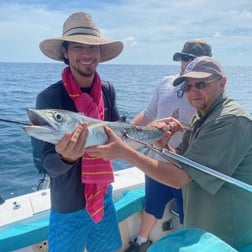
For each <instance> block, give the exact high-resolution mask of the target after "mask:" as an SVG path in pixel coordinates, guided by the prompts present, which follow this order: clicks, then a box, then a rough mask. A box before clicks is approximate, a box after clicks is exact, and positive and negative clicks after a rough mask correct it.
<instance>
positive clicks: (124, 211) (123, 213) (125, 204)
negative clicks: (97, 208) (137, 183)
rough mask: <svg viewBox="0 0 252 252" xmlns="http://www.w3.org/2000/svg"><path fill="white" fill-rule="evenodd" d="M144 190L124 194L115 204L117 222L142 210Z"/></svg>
mask: <svg viewBox="0 0 252 252" xmlns="http://www.w3.org/2000/svg"><path fill="white" fill-rule="evenodd" d="M144 196H145V191H144V189H138V190H132V191H128V192H125V193H124V195H123V197H122V198H121V199H119V200H118V201H117V202H115V208H116V212H117V218H118V222H121V221H123V220H125V219H127V218H128V217H129V216H131V215H133V214H134V213H137V212H139V211H141V210H143V209H144Z"/></svg>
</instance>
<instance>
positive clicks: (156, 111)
mask: <svg viewBox="0 0 252 252" xmlns="http://www.w3.org/2000/svg"><path fill="white" fill-rule="evenodd" d="M177 77H178V75H170V76H166V77H164V78H163V79H162V80H161V82H160V84H159V85H158V86H157V87H156V89H155V90H154V94H153V96H152V98H151V100H150V102H149V104H148V105H147V106H146V108H145V109H144V111H143V113H144V115H145V116H147V117H148V118H150V119H151V120H155V119H160V118H164V117H168V116H172V117H174V118H176V119H178V120H179V121H180V122H182V123H186V124H188V123H189V122H190V120H191V118H192V116H193V114H194V113H195V111H196V110H195V109H194V108H193V107H192V106H191V105H190V104H189V102H188V101H187V98H186V95H185V94H184V95H183V97H182V98H178V96H177V91H178V90H179V89H180V85H179V86H176V87H174V86H173V85H172V83H173V80H174V79H175V78H177ZM182 136H183V133H182V132H177V133H176V134H174V135H173V137H172V138H171V139H170V141H169V145H171V147H174V148H175V147H177V146H178V145H179V144H180V143H181V141H182Z"/></svg>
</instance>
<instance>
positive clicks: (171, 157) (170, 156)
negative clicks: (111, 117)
mask: <svg viewBox="0 0 252 252" xmlns="http://www.w3.org/2000/svg"><path fill="white" fill-rule="evenodd" d="M126 137H127V138H129V139H130V140H132V141H135V142H138V143H140V144H142V145H143V146H145V147H147V148H149V149H151V150H153V151H154V152H156V153H157V154H159V155H160V156H161V157H163V158H165V159H166V160H168V161H170V162H172V163H173V164H175V165H177V166H179V167H181V166H180V165H179V164H178V163H177V162H176V161H179V162H180V163H183V164H186V165H189V166H190V167H192V168H195V169H197V170H199V171H202V172H205V173H207V174H209V175H212V176H214V177H216V178H219V179H221V180H223V181H225V182H228V183H230V184H233V185H236V186H238V187H240V188H242V189H244V190H246V191H249V192H252V185H249V184H247V183H245V182H242V181H240V180H238V179H235V178H233V177H231V176H228V175H226V174H223V173H221V172H219V171H216V170H214V169H212V168H209V167H208V166H205V165H202V164H200V163H197V162H195V161H193V160H191V159H189V158H186V157H184V156H182V155H179V154H177V153H175V152H171V151H168V150H166V149H159V148H157V147H156V146H154V145H153V144H149V143H145V142H142V141H139V140H136V139H134V138H133V137H131V136H129V135H128V134H127V135H126Z"/></svg>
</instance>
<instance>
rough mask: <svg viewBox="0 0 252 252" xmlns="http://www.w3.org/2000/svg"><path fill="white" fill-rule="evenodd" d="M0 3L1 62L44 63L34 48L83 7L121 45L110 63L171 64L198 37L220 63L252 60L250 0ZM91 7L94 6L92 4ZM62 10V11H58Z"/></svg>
mask: <svg viewBox="0 0 252 252" xmlns="http://www.w3.org/2000/svg"><path fill="white" fill-rule="evenodd" d="M13 2H17V1H14V0H11V1H8V2H7V1H6V2H5V3H2V2H1V3H0V21H1V22H0V29H1V33H0V41H1V42H0V43H1V44H0V45H1V52H2V53H1V61H19V62H20V61H24V62H48V61H49V59H47V58H46V57H45V56H44V55H43V54H42V53H41V52H40V51H39V48H38V45H39V43H40V41H42V40H43V39H46V38H51V37H57V36H60V35H61V31H62V25H63V22H64V21H65V19H66V18H67V17H68V16H69V15H70V14H71V13H73V12H76V11H87V12H90V13H91V14H92V16H93V19H94V21H95V23H96V24H97V26H98V27H99V28H100V30H101V32H102V34H103V35H104V36H105V37H108V38H113V39H119V40H122V41H123V42H124V43H125V50H124V52H123V54H122V55H121V56H120V57H118V58H117V59H115V60H114V61H113V63H127V64H131V63H132V64H133V63H137V64H173V62H172V60H171V59H172V55H173V53H174V52H175V51H180V50H181V49H182V46H183V44H184V42H185V41H186V40H188V39H192V38H203V39H206V40H207V41H209V43H210V44H211V45H212V48H213V52H214V56H216V57H217V58H218V59H220V60H221V61H222V62H223V64H230V62H231V63H232V64H234V63H235V64H250V65H251V64H252V62H251V61H250V60H249V59H250V58H251V57H246V59H244V57H243V58H242V57H240V58H242V60H240V61H239V62H237V60H238V59H239V58H238V55H241V54H243V55H251V56H252V49H251V44H252V5H251V1H250V0H239V1H232V2H229V4H227V3H226V1H219V0H212V1H208V0H190V1H188V0H171V1H160V0H145V1H142V0H118V1H110V2H107V1H106V4H105V3H104V1H102V0H100V1H95V2H93V1H91V2H87V3H85V4H86V5H85V7H86V8H85V9H83V7H80V6H82V5H81V4H82V2H83V1H81V0H80V1H75V2H74V3H66V2H64V4H63V5H62V4H59V2H58V1H56V0H55V1H50V0H48V3H46V2H47V1H42V0H41V4H39V5H38V4H35V2H39V1H38V0H36V1H35V0H34V1H32V0H29V1H28V2H30V4H28V2H27V4H22V1H19V2H21V3H19V4H17V3H13ZM91 4H92V5H95V6H91ZM59 8H61V9H59Z"/></svg>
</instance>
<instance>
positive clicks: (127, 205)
mask: <svg viewBox="0 0 252 252" xmlns="http://www.w3.org/2000/svg"><path fill="white" fill-rule="evenodd" d="M113 199H114V201H115V206H116V210H117V214H118V219H119V225H120V231H121V237H122V241H123V247H122V249H121V250H120V251H124V250H125V249H126V248H127V247H128V243H129V241H131V240H133V239H134V238H135V237H136V235H137V234H138V232H139V228H140V221H141V215H142V210H143V206H144V174H143V173H142V172H141V171H140V170H139V169H137V168H136V167H132V168H128V169H125V170H121V171H118V172H115V182H114V183H113ZM170 204H171V203H170V202H169V203H168V204H167V206H166V210H165V214H164V216H163V218H162V219H161V220H159V221H158V223H157V225H156V226H155V228H154V229H153V231H152V232H151V236H150V239H151V240H152V241H156V240H158V239H159V238H160V237H162V236H164V235H165V234H167V233H169V232H171V231H172V230H175V229H177V228H179V226H180V224H179V218H178V217H177V216H175V215H174V214H172V213H171V212H170V211H169V208H170ZM49 209H50V192H49V189H45V190H41V191H37V192H34V193H30V194H26V195H22V196H19V197H16V198H12V199H8V200H6V201H5V202H4V204H2V205H0V212H1V216H0V251H1V252H7V251H15V252H46V251H47V242H46V238H47V228H48V223H49V220H48V217H49ZM164 223H165V224H171V228H172V229H171V230H166V231H163V228H162V227H163V225H164ZM168 226H169V225H168Z"/></svg>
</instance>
